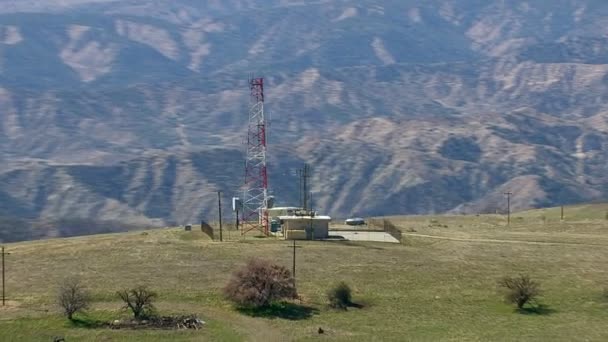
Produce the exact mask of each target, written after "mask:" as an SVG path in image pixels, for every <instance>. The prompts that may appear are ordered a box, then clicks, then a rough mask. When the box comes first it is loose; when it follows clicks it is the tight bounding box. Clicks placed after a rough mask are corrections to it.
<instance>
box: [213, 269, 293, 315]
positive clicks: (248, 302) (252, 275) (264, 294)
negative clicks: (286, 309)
mask: <svg viewBox="0 0 608 342" xmlns="http://www.w3.org/2000/svg"><path fill="white" fill-rule="evenodd" d="M224 294H225V295H226V298H228V299H229V300H231V301H233V302H234V303H236V304H237V305H239V306H243V307H253V308H260V307H265V306H269V305H270V304H272V303H273V302H276V301H279V300H284V299H293V298H297V295H298V294H297V291H296V287H295V284H294V280H293V277H292V275H291V272H290V271H289V270H288V269H287V268H285V267H284V266H281V265H277V264H274V263H272V262H271V261H268V260H263V259H252V260H250V261H249V262H248V263H247V265H245V267H243V268H241V269H240V270H238V271H236V272H235V273H234V274H233V277H232V279H230V281H229V282H228V284H227V285H226V287H225V288H224Z"/></svg>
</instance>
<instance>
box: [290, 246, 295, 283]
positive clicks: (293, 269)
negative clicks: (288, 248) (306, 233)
mask: <svg viewBox="0 0 608 342" xmlns="http://www.w3.org/2000/svg"><path fill="white" fill-rule="evenodd" d="M291 274H293V287H296V239H293V265H292V267H291Z"/></svg>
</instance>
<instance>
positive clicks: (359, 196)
mask: <svg viewBox="0 0 608 342" xmlns="http://www.w3.org/2000/svg"><path fill="white" fill-rule="evenodd" d="M252 73H255V74H256V75H260V76H264V77H265V78H266V80H267V86H266V101H267V110H268V111H269V113H271V117H272V121H271V129H270V131H271V132H270V146H269V154H270V156H269V157H270V164H269V167H270V170H269V173H270V177H271V178H270V182H271V186H272V190H273V192H274V194H275V196H276V197H277V201H278V203H279V204H289V205H291V204H297V198H298V195H297V188H298V185H297V182H298V179H297V177H296V173H295V169H296V168H298V167H301V165H302V163H304V162H308V163H309V164H311V165H312V169H313V174H314V177H313V179H312V184H313V188H312V191H313V197H314V199H313V201H314V204H315V206H316V207H317V208H319V210H320V211H322V212H324V213H327V214H329V215H332V216H335V217H345V216H348V215H361V216H363V215H381V214H416V213H439V212H448V211H451V212H488V211H490V212H494V211H496V210H504V195H503V193H504V192H506V191H510V192H513V193H514V195H513V206H514V208H515V209H517V208H526V207H535V206H544V205H553V204H561V203H572V202H580V201H594V200H602V199H606V198H607V197H608V174H607V173H606V167H605V165H606V164H607V162H608V154H607V152H606V148H607V147H608V92H607V90H608V2H606V1H600V0H576V1H575V0H555V1H504V0H484V1H481V0H456V1H450V0H430V1H424V2H421V1H409V0H394V1H393V0H386V1H379V0H363V1H354V0H353V1H351V0H343V1H304V0H299V1H296V0H265V1H253V0H222V1H219V0H214V1H212V0H206V1H194V0H191V1H188V0H172V1H168V0H167V1H164V0H131V1H101V0H99V1H92V0H89V1H87V0H69V1H68V0H64V1H50V0H38V1H36V0H32V1H24V0H18V1H17V0H15V1H8V0H0V115H1V117H2V121H1V126H0V142H1V144H0V162H1V163H2V164H1V165H2V167H1V168H0V215H3V216H8V217H16V218H23V219H32V220H37V221H44V220H56V219H60V218H63V219H66V218H68V219H74V218H85V219H88V220H97V221H107V220H112V221H116V220H118V221H120V222H123V223H124V224H129V225H131V224H132V225H168V224H183V223H189V222H198V221H199V220H200V219H201V218H205V219H209V220H212V219H214V218H215V215H216V214H215V205H216V194H215V193H214V191H216V190H222V191H223V192H224V197H225V199H226V203H228V199H229V198H230V197H231V196H232V195H233V194H236V193H237V190H238V187H239V185H240V183H241V182H242V177H243V173H244V171H243V163H244V155H243V154H244V150H245V146H244V145H243V140H244V137H245V133H246V123H247V121H246V119H247V105H248V86H247V79H248V77H249V76H250V75H251V74H252ZM226 214H227V215H228V210H227V213H226ZM40 229H42V230H44V229H45V228H40ZM83 229H84V230H86V228H83ZM41 234H42V235H44V233H41ZM0 238H1V237H0Z"/></svg>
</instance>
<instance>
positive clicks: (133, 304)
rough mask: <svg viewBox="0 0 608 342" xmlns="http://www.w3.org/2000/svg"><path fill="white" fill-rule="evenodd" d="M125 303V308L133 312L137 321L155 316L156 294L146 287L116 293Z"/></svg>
mask: <svg viewBox="0 0 608 342" xmlns="http://www.w3.org/2000/svg"><path fill="white" fill-rule="evenodd" d="M116 294H117V295H118V297H120V299H122V301H123V302H124V303H125V306H124V308H125V309H129V310H131V312H133V317H134V318H135V319H137V320H140V319H146V318H150V317H151V316H152V315H153V314H154V305H153V304H152V303H153V302H154V300H155V299H156V293H155V292H153V291H150V290H148V288H147V287H145V286H138V287H135V288H132V289H128V290H122V291H118V292H117V293H116Z"/></svg>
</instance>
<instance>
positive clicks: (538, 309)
mask: <svg viewBox="0 0 608 342" xmlns="http://www.w3.org/2000/svg"><path fill="white" fill-rule="evenodd" d="M515 311H516V312H518V313H520V314H522V315H539V316H544V315H551V314H553V313H555V312H556V310H554V309H552V308H550V307H549V306H547V305H544V304H538V305H535V306H530V307H525V308H521V309H515Z"/></svg>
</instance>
